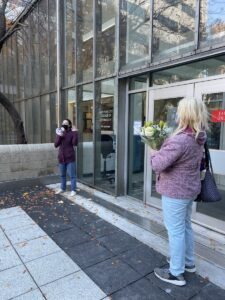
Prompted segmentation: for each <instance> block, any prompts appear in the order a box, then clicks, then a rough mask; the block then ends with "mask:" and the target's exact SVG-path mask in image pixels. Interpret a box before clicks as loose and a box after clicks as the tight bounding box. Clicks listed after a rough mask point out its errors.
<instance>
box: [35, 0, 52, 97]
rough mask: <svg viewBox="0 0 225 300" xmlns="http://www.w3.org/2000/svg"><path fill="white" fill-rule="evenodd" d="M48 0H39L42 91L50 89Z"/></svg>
mask: <svg viewBox="0 0 225 300" xmlns="http://www.w3.org/2000/svg"><path fill="white" fill-rule="evenodd" d="M47 4H48V3H47V1H41V2H39V11H38V12H39V15H38V21H39V24H38V28H39V44H40V48H39V51H40V71H41V78H40V79H41V80H40V81H41V91H42V92H43V91H47V90H49V68H48V66H49V49H48V34H49V33H48V5H47Z"/></svg>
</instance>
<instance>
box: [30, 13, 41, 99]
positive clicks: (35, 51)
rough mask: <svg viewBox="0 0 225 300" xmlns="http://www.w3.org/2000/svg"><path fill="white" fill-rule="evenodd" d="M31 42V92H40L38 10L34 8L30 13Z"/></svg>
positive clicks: (35, 93)
mask: <svg viewBox="0 0 225 300" xmlns="http://www.w3.org/2000/svg"><path fill="white" fill-rule="evenodd" d="M30 25H31V27H30V30H31V36H32V43H31V72H32V94H33V96H35V95H38V94H39V93H40V63H39V35H38V10H37V8H34V9H33V10H32V14H31V15H30Z"/></svg>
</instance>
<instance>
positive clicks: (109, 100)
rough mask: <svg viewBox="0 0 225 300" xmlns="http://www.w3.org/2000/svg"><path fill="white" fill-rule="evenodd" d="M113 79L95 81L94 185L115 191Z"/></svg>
mask: <svg viewBox="0 0 225 300" xmlns="http://www.w3.org/2000/svg"><path fill="white" fill-rule="evenodd" d="M115 120H116V118H115V114H114V79H110V80H105V81H102V82H98V83H96V103H95V128H96V131H95V185H97V186H99V187H101V188H102V189H104V190H108V191H109V192H111V193H114V192H115V155H116V127H115V126H116V124H115Z"/></svg>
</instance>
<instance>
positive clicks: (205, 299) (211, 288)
mask: <svg viewBox="0 0 225 300" xmlns="http://www.w3.org/2000/svg"><path fill="white" fill-rule="evenodd" d="M214 299H215V300H224V299H225V291H224V290H222V289H220V288H219V287H217V286H215V285H214V284H211V283H209V284H207V285H206V286H205V287H204V288H203V289H202V290H201V291H200V292H199V294H198V295H197V296H195V297H193V298H192V300H214Z"/></svg>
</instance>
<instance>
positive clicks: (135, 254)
mask: <svg viewBox="0 0 225 300" xmlns="http://www.w3.org/2000/svg"><path fill="white" fill-rule="evenodd" d="M118 257H119V258H120V259H121V260H123V261H124V262H125V263H127V264H128V265H130V266H131V267H132V268H133V269H134V270H135V271H137V272H138V273H139V274H141V275H143V276H145V275H147V274H149V273H152V272H153V271H154V268H158V267H163V266H165V265H166V264H167V262H166V258H165V256H163V255H162V254H160V253H158V252H156V251H154V250H153V249H150V248H149V247H148V246H145V245H141V246H139V247H136V248H134V249H130V250H128V251H126V252H124V253H122V254H120V255H119V256H118Z"/></svg>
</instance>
